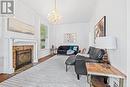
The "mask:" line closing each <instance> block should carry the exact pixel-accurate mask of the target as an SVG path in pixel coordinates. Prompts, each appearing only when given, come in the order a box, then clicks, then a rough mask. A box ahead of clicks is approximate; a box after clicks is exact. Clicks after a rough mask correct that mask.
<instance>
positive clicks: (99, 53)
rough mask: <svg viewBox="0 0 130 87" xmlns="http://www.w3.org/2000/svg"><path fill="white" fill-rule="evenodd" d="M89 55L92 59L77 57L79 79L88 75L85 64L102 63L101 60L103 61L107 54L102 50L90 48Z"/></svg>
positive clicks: (76, 65) (76, 68)
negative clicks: (80, 76)
mask: <svg viewBox="0 0 130 87" xmlns="http://www.w3.org/2000/svg"><path fill="white" fill-rule="evenodd" d="M88 54H89V56H90V57H84V56H81V55H77V56H76V60H75V72H76V74H77V78H78V79H79V75H87V70H86V66H85V63H86V62H95V63H97V62H100V60H102V57H103V55H104V54H105V52H104V50H102V49H97V48H94V47H90V48H89V51H88Z"/></svg>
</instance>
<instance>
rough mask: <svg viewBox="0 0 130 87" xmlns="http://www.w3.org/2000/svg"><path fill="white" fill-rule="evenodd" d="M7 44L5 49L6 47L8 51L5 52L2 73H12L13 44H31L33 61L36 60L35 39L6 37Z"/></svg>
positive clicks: (35, 61)
mask: <svg viewBox="0 0 130 87" xmlns="http://www.w3.org/2000/svg"><path fill="white" fill-rule="evenodd" d="M6 43H7V46H6V47H5V49H8V52H5V59H4V61H5V62H4V73H9V74H11V73H14V68H13V52H12V50H13V48H12V47H13V46H20V45H33V47H34V50H33V58H32V59H33V61H32V62H33V63H37V62H38V54H37V49H38V48H37V40H35V39H15V38H7V39H6Z"/></svg>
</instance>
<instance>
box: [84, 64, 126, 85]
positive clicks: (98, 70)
mask: <svg viewBox="0 0 130 87" xmlns="http://www.w3.org/2000/svg"><path fill="white" fill-rule="evenodd" d="M104 66H105V65H104V64H103V63H86V69H87V72H88V74H89V75H99V76H108V77H114V78H119V80H120V83H122V84H120V86H119V87H123V82H124V79H125V78H126V76H125V75H124V74H123V73H121V72H120V71H119V70H118V69H116V68H115V67H113V66H112V65H108V66H109V68H106V67H104Z"/></svg>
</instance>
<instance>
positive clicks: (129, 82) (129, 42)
mask: <svg viewBox="0 0 130 87" xmlns="http://www.w3.org/2000/svg"><path fill="white" fill-rule="evenodd" d="M129 23H130V0H127V78H128V80H127V87H130V69H129V68H128V67H129V66H130V53H129V52H130V40H129V38H130V24H129Z"/></svg>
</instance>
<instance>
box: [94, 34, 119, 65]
mask: <svg viewBox="0 0 130 87" xmlns="http://www.w3.org/2000/svg"><path fill="white" fill-rule="evenodd" d="M95 42H96V43H95V47H96V48H100V49H104V50H105V54H104V56H103V62H104V63H106V64H108V63H110V62H109V59H108V53H107V50H114V49H116V45H117V44H116V39H115V38H114V37H108V36H106V37H96V40H95Z"/></svg>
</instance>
